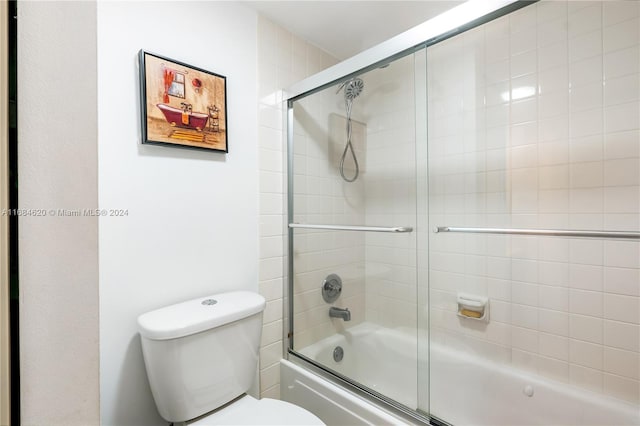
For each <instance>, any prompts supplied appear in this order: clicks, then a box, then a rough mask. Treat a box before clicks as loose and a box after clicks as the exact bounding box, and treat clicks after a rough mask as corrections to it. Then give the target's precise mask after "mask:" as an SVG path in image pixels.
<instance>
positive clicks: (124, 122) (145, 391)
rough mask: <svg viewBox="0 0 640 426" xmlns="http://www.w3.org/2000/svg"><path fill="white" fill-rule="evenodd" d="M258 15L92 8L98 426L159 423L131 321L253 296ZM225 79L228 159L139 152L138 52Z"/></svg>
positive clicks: (217, 9)
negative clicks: (111, 212) (228, 294)
mask: <svg viewBox="0 0 640 426" xmlns="http://www.w3.org/2000/svg"><path fill="white" fill-rule="evenodd" d="M256 28H257V15H256V13H255V12H254V11H252V10H250V9H248V8H245V7H244V6H242V5H239V4H237V3H231V2H193V3H191V2H101V3H99V5H98V67H99V72H98V95H99V100H98V111H99V128H98V130H99V131H98V135H99V193H100V197H99V204H100V208H105V209H110V208H121V209H128V211H129V216H128V217H115V218H101V220H100V347H101V350H100V355H101V375H100V392H101V395H100V399H101V420H102V423H103V424H105V425H133V424H135V425H145V424H149V425H150V424H159V423H160V422H161V421H162V420H161V418H160V417H159V415H158V414H157V411H156V408H155V405H154V403H153V400H152V397H151V393H150V391H149V386H148V383H147V378H146V374H145V371H144V364H143V359H142V353H141V349H140V340H139V335H138V334H137V326H136V318H137V316H138V315H140V314H141V313H143V312H146V311H148V310H151V309H155V308H158V307H161V306H164V305H167V304H171V303H175V302H178V301H182V300H186V299H189V298H193V297H197V296H202V295H206V294H211V293H217V292H222V291H228V290H239V289H246V290H253V291H258V261H257V259H258V145H257V80H258V77H257V71H256V63H257V35H256ZM141 48H143V49H145V50H148V51H151V52H154V53H158V54H160V55H163V56H167V57H169V58H173V59H176V60H179V61H182V62H185V63H187V64H192V65H194V66H197V67H200V68H203V69H206V70H210V71H213V72H216V73H219V74H222V75H225V76H226V77H227V95H228V101H227V106H228V136H229V154H228V155H224V154H219V153H211V152H202V151H191V150H183V149H175V148H169V147H160V146H149V145H140V117H139V96H138V68H137V53H138V50H139V49H141Z"/></svg>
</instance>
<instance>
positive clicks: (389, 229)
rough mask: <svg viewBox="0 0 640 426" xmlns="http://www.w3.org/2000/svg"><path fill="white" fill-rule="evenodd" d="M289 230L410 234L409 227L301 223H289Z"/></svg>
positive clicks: (411, 229) (410, 229) (410, 228)
mask: <svg viewBox="0 0 640 426" xmlns="http://www.w3.org/2000/svg"><path fill="white" fill-rule="evenodd" d="M289 228H301V229H326V230H330V231H365V232H366V231H368V232H396V233H405V232H412V231H413V228H412V227H411V226H356V225H310V224H303V223H290V224H289Z"/></svg>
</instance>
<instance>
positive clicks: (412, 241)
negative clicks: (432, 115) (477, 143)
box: [289, 53, 428, 410]
mask: <svg viewBox="0 0 640 426" xmlns="http://www.w3.org/2000/svg"><path fill="white" fill-rule="evenodd" d="M416 55H417V54H414V53H410V54H408V55H407V56H404V57H402V58H400V59H397V60H394V61H393V62H391V63H389V64H388V65H386V66H384V67H380V68H374V69H371V70H369V71H367V72H364V73H362V74H360V75H358V76H356V77H352V78H350V79H347V80H345V81H342V82H338V83H336V84H334V85H332V86H329V87H326V88H325V89H324V90H320V91H316V92H314V93H311V94H309V95H306V96H303V97H301V98H299V99H296V100H294V101H293V102H291V104H290V116H291V117H292V118H293V141H292V146H290V152H292V153H293V158H292V159H291V169H290V170H289V173H290V175H291V176H290V180H291V181H292V188H290V193H291V195H292V200H291V203H290V205H292V207H293V208H292V211H291V212H290V222H292V223H293V225H292V226H293V227H292V228H291V229H290V233H291V234H290V235H291V240H290V241H292V244H291V247H290V256H291V259H292V262H293V265H292V266H293V273H292V277H291V280H290V284H291V289H292V294H291V295H290V297H292V303H291V305H290V306H291V312H292V314H291V315H292V320H293V321H292V322H293V337H292V339H291V341H292V347H291V348H290V349H291V351H292V353H294V354H295V355H296V356H299V357H302V358H304V359H306V360H308V361H310V362H312V363H314V364H316V365H318V366H320V367H322V368H323V369H325V370H330V371H331V372H333V373H335V374H337V375H338V376H340V377H342V378H344V379H345V380H347V381H349V382H351V383H352V384H354V385H356V386H358V387H360V388H361V389H364V390H366V391H367V392H370V393H373V394H375V395H377V396H379V397H381V398H383V399H385V400H387V401H389V402H391V403H392V404H396V405H398V406H403V407H408V408H409V409H411V410H416V409H417V408H418V405H419V404H418V379H417V377H418V373H417V371H418V360H417V353H418V332H419V329H418V325H417V324H418V317H419V316H420V315H421V314H420V313H419V312H420V308H419V306H418V303H417V300H418V299H417V294H418V286H419V282H418V262H417V250H418V238H419V237H418V232H417V228H418V221H417V216H416V209H417V208H418V201H417V195H416V194H417V190H418V186H417V183H416V182H417V178H416V176H417V167H416V157H417V148H416V139H417V137H422V138H423V141H426V135H425V132H422V134H417V133H416V118H417V114H418V111H417V108H416V103H417V102H418V101H417V99H416V98H417V95H416V93H417V91H416V85H417V84H422V85H423V86H424V84H425V83H424V81H418V80H417V79H416V66H417V63H418V62H419V61H420V60H419V59H416ZM421 61H422V63H424V53H422V59H421ZM423 68H424V66H423ZM423 71H424V70H423ZM423 71H422V72H421V73H420V78H421V79H422V80H424V72H423ZM420 93H422V95H421V96H422V97H423V98H424V93H425V92H424V91H421V92H420ZM425 105H426V99H425V100H423V101H422V108H420V112H421V113H422V114H423V115H425V114H426V112H425ZM421 123H423V125H424V123H426V119H425V118H424V117H422V119H421ZM349 141H350V146H349ZM423 158H426V156H424V157H423ZM421 189H424V188H422V187H421ZM425 217H426V216H425ZM323 288H324V289H325V291H324V293H323V291H322V289H323ZM425 331H426V329H425V328H422V329H420V332H422V333H424V332H425ZM423 371H427V372H428V369H424V370H423Z"/></svg>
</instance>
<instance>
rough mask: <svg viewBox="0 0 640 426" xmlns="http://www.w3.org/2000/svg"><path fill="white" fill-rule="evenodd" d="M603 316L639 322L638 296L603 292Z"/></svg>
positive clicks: (639, 301) (639, 300)
mask: <svg viewBox="0 0 640 426" xmlns="http://www.w3.org/2000/svg"><path fill="white" fill-rule="evenodd" d="M604 318H606V319H610V320H615V321H623V322H628V323H632V324H640V298H639V297H637V296H624V295H621V294H608V293H605V295H604Z"/></svg>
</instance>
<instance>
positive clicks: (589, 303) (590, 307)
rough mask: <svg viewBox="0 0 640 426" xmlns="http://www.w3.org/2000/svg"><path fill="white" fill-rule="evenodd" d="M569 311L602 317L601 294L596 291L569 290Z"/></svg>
mask: <svg viewBox="0 0 640 426" xmlns="http://www.w3.org/2000/svg"><path fill="white" fill-rule="evenodd" d="M569 312H571V313H574V314H581V315H590V316H594V317H602V313H603V294H602V293H601V292H597V291H585V290H576V289H570V290H569Z"/></svg>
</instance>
